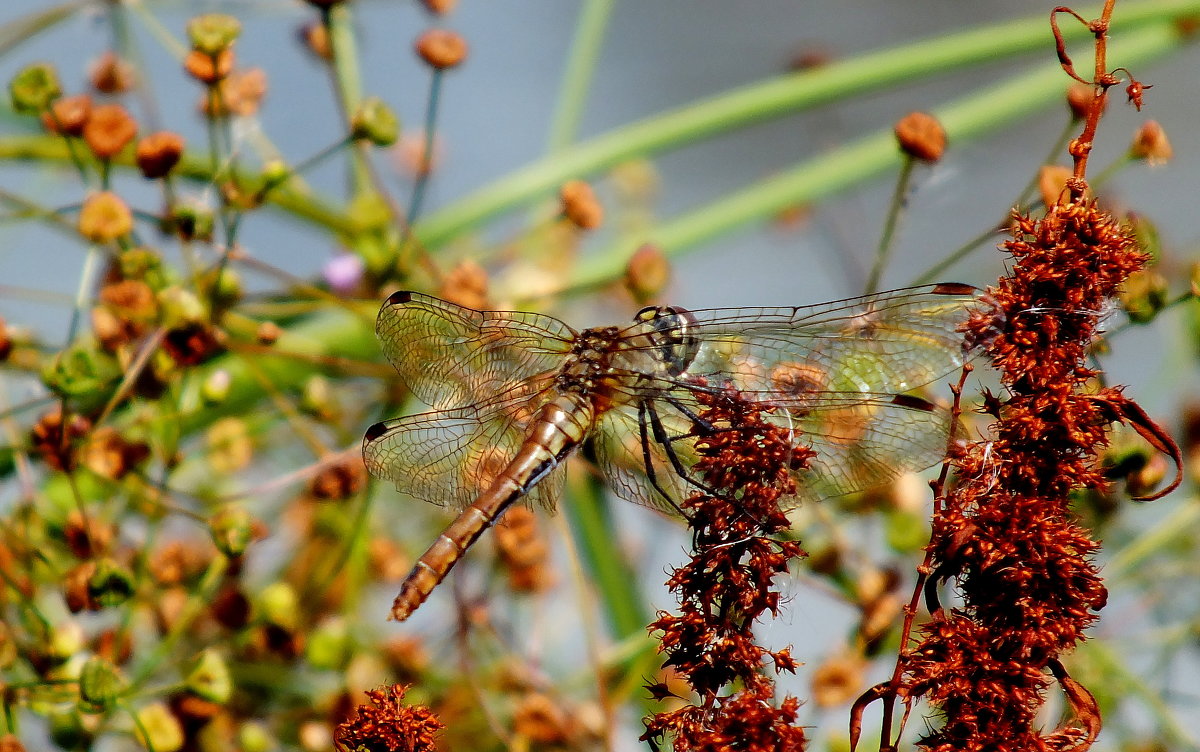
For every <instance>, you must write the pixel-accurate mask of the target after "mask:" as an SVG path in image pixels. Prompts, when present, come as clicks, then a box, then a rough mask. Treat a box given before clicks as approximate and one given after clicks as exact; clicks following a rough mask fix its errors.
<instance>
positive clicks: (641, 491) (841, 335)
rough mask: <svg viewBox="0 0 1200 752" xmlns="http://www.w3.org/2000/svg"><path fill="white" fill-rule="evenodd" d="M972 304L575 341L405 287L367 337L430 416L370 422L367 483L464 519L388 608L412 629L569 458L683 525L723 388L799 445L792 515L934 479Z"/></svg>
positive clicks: (686, 314) (940, 289)
mask: <svg viewBox="0 0 1200 752" xmlns="http://www.w3.org/2000/svg"><path fill="white" fill-rule="evenodd" d="M986 310H987V297H986V295H984V294H983V293H982V291H980V290H978V289H976V288H974V287H971V286H969V285H964V284H959V283H941V284H935V285H926V286H922V287H913V288H907V289H901V290H892V291H888V292H881V293H875V294H871V295H866V296H862V297H856V298H848V299H844V300H838V301H833V302H828V303H821V304H817V305H809V306H797V307H775V308H761V307H748V308H713V309H707V310H687V309H685V308H681V307H679V306H667V305H660V306H649V307H646V308H643V309H642V310H641V311H639V312H638V313H637V314H636V315H635V316H634V318H633V321H632V323H630V324H627V325H623V326H606V327H596V328H590V329H583V330H582V331H576V330H575V329H572V328H571V327H570V326H568V325H567V324H565V323H563V322H562V321H559V320H558V319H556V318H553V317H551V316H546V315H542V314H538V313H531V312H524V311H486V310H484V311H481V310H474V309H472V308H466V307H463V306H460V305H456V304H454V303H451V302H448V301H445V300H440V299H438V298H435V297H432V296H430V295H425V294H422V293H419V292H411V291H400V292H396V293H394V294H392V295H391V296H390V297H389V298H388V299H387V300H386V301H385V302H384V303H383V305H382V306H381V308H380V311H379V316H378V319H377V322H376V333H377V334H378V337H379V340H380V342H381V344H382V347H383V350H384V353H385V354H386V356H387V358H388V360H390V361H391V363H392V364H393V365H394V366H395V368H396V371H397V372H398V373H399V376H400V379H401V380H402V381H403V383H404V384H405V385H406V386H407V388H408V390H409V391H410V392H411V393H412V395H413V396H415V397H416V398H417V399H419V400H420V401H422V402H424V403H425V404H427V405H428V406H429V407H430V408H432V411H430V412H422V413H419V414H415V415H409V416H406V417H401V418H396V419H393V420H387V421H384V422H381V423H376V424H375V425H373V426H371V427H370V428H369V429H368V430H367V432H366V435H365V437H364V439H363V459H364V461H365V462H366V466H367V468H368V469H369V470H370V472H371V473H372V474H373V475H375V476H376V477H379V478H381V479H387V480H391V481H392V482H394V483H395V485H396V488H397V489H398V490H399V491H400V492H402V493H404V494H407V495H409V496H412V497H415V498H417V499H423V500H425V501H429V502H433V503H435V504H439V505H442V506H445V507H449V508H452V509H455V510H458V512H459V514H458V516H457V518H456V519H455V520H454V521H453V522H452V523H451V524H450V525H449V526H448V527H447V528H446V529H445V531H444V532H442V534H441V535H440V536H439V537H438V538H437V540H436V541H434V543H433V544H432V545H431V546H430V547H429V549H428V550H427V551H426V552H425V553H424V554H423V555H422V556H421V557H420V558H419V559H417V561H416V564H415V565H414V566H413V568H412V572H411V573H410V574H409V575H408V577H407V579H406V580H405V581H404V583H403V585H402V586H401V590H400V593H399V595H398V596H397V597H396V599H395V602H394V604H393V606H392V611H391V618H393V619H395V620H397V621H403V620H405V619H407V618H408V617H409V616H410V615H411V614H412V613H413V612H414V611H415V610H416V609H417V608H418V607H419V606H420V605H421V604H422V603H423V602H424V601H425V600H426V599H427V598H428V597H429V595H430V594H431V593H432V592H433V590H434V588H435V587H436V586H437V585H438V584H439V583H440V582H441V581H442V580H443V579H444V578H445V577H446V575H447V574H448V573H449V572H450V570H451V568H452V567H453V566H454V565H455V564H456V563H457V562H458V561H459V560H460V559H461V558H462V557H463V555H464V554H465V553H466V551H467V550H468V549H469V548H470V546H471V545H472V544H473V543H474V542H475V541H476V540H477V539H478V538H479V537H480V535H481V534H482V533H483V532H484V531H485V530H486V529H487V528H488V527H489V526H491V524H492V523H493V522H494V521H495V520H496V519H497V518H498V516H499V515H500V514H501V513H502V512H504V510H505V509H507V508H508V507H509V506H510V505H511V504H513V503H514V502H517V501H525V502H527V503H531V504H537V505H541V506H543V507H546V508H549V509H553V507H554V506H555V503H556V502H557V500H558V498H559V497H560V496H561V494H562V489H563V485H564V477H565V476H564V470H563V467H564V462H565V460H566V459H567V458H568V456H570V455H572V454H574V453H575V452H576V451H577V450H578V449H579V448H580V447H581V446H582V445H584V444H585V443H590V445H591V447H592V455H593V456H594V461H595V463H596V465H597V466H598V468H599V470H600V471H601V473H602V474H603V475H604V477H605V479H606V480H607V482H608V484H609V486H610V487H611V488H612V490H613V491H614V492H615V494H616V495H617V496H618V497H621V498H623V499H626V500H628V501H632V502H634V503H637V504H640V505H643V506H646V507H650V508H652V509H657V510H659V511H662V512H665V513H667V514H673V515H679V514H682V512H681V511H680V506H679V502H680V500H681V499H683V498H685V497H686V496H687V495H688V494H689V493H691V492H693V491H695V490H696V489H697V488H698V487H701V486H700V484H699V482H698V481H696V480H695V479H694V478H692V477H691V472H690V469H691V466H692V464H693V463H694V462H695V461H696V459H697V452H696V447H695V442H696V441H697V440H698V439H700V438H701V437H703V436H704V435H705V433H706V431H712V430H716V429H714V428H713V427H712V426H706V425H705V423H704V421H703V419H702V418H701V417H700V416H699V413H700V412H702V407H701V406H700V403H699V401H698V399H697V396H698V395H700V394H701V393H703V392H704V391H705V390H710V391H711V390H714V389H722V390H734V393H736V394H737V395H738V398H739V399H744V400H749V401H752V402H754V403H756V405H757V406H758V407H759V408H761V409H762V410H763V411H764V415H765V416H767V417H768V419H769V420H770V421H771V422H772V423H775V424H778V425H780V426H783V427H784V428H786V429H787V431H789V433H788V434H787V435H788V436H790V437H791V438H792V440H793V442H794V445H795V446H796V447H797V448H800V447H804V448H806V449H809V450H812V451H813V452H815V455H814V456H812V457H811V459H810V460H809V461H808V462H807V463H796V464H797V465H800V467H799V468H798V469H796V470H795V472H796V478H795V480H796V493H795V494H794V495H792V496H790V497H787V498H785V499H784V500H783V502H782V503H781V506H782V507H783V508H784V509H785V510H786V509H790V508H793V507H794V506H795V505H797V504H800V503H802V502H805V501H818V500H820V499H824V498H829V497H833V496H838V495H842V494H847V493H850V492H853V491H858V490H862V489H866V488H870V487H872V486H877V485H880V484H882V483H885V482H887V481H888V480H890V479H893V478H895V477H896V476H898V475H900V474H902V473H906V472H909V471H916V470H922V469H925V468H927V467H929V466H931V465H933V464H935V463H936V462H938V461H939V460H941V459H942V458H943V457H944V455H945V452H946V444H947V441H948V437H949V433H950V430H951V419H950V416H949V413H948V411H947V410H945V409H943V408H939V407H936V406H935V405H934V404H933V403H931V402H929V401H927V400H925V399H923V398H921V397H919V396H915V395H914V394H913V391H914V390H916V389H918V388H919V387H922V386H924V385H927V384H930V383H931V382H934V381H936V380H937V379H939V378H942V377H944V376H946V375H948V374H950V373H951V372H953V371H955V370H956V369H958V368H960V367H961V366H962V365H963V363H964V362H965V361H966V360H967V359H968V358H969V357H970V356H971V352H972V350H974V349H975V348H976V347H977V346H978V343H977V342H973V341H971V340H970V339H969V338H968V337H967V335H965V334H964V333H963V332H962V331H961V329H962V326H963V324H964V323H965V322H966V321H967V320H968V318H969V317H971V316H972V315H974V314H975V313H977V312H982V311H986Z"/></svg>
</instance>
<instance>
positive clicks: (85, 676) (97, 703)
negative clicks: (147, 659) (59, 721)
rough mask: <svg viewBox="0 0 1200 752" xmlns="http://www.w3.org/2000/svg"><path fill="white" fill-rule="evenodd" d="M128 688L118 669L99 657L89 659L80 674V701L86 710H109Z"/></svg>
mask: <svg viewBox="0 0 1200 752" xmlns="http://www.w3.org/2000/svg"><path fill="white" fill-rule="evenodd" d="M126 687H127V684H126V682H125V679H124V678H123V677H122V676H121V674H120V672H119V671H118V670H117V667H116V666H114V665H113V664H111V663H109V662H108V661H106V660H105V659H103V658H101V657H99V656H93V657H92V658H89V659H88V661H87V663H85V664H83V670H82V671H81V672H80V673H79V699H80V700H81V701H82V704H83V707H84V709H86V710H95V711H104V710H108V709H109V708H111V707H112V706H113V704H114V703H116V701H117V700H118V699H120V697H121V694H122V693H123V692H124V691H125V689H126Z"/></svg>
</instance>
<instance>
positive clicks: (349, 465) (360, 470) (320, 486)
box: [308, 456, 367, 501]
mask: <svg viewBox="0 0 1200 752" xmlns="http://www.w3.org/2000/svg"><path fill="white" fill-rule="evenodd" d="M366 484H367V468H366V466H365V465H363V461H362V458H361V457H358V456H355V457H354V458H352V459H350V460H347V461H345V462H339V463H338V464H336V465H330V466H329V467H327V468H325V469H324V470H322V471H321V472H319V473H317V474H316V476H314V477H313V479H312V481H311V482H310V483H309V485H308V493H309V495H310V496H312V497H313V498H314V499H317V500H318V501H333V500H337V499H348V498H350V497H351V496H353V495H354V494H356V493H358V492H359V491H361V490H362V489H363V487H364V486H365V485H366Z"/></svg>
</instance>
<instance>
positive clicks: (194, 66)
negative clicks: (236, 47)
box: [183, 48, 233, 86]
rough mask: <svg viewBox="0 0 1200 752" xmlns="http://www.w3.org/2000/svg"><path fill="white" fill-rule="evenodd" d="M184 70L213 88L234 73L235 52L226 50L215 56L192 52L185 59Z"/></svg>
mask: <svg viewBox="0 0 1200 752" xmlns="http://www.w3.org/2000/svg"><path fill="white" fill-rule="evenodd" d="M183 68H184V70H186V71H187V73H188V75H189V76H191V77H192V78H194V79H196V80H197V81H200V82H201V83H205V84H208V85H209V86H212V85H213V84H215V83H217V82H218V81H221V80H222V79H224V78H225V77H226V76H228V75H229V74H230V73H231V72H232V71H233V50H232V49H230V48H225V49H223V50H221V51H220V52H218V53H216V54H215V55H209V54H208V53H206V52H201V51H200V50H192V51H191V52H189V53H188V54H187V57H185V58H184V59H183Z"/></svg>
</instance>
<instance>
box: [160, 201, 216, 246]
mask: <svg viewBox="0 0 1200 752" xmlns="http://www.w3.org/2000/svg"><path fill="white" fill-rule="evenodd" d="M170 222H171V226H172V227H173V228H174V229H175V231H176V232H178V233H179V237H181V238H183V239H184V240H202V241H208V240H212V234H213V225H214V220H213V214H212V212H211V211H210V210H209V209H207V208H206V207H203V206H198V205H195V204H176V205H175V207H174V209H173V210H172V211H171V220H170Z"/></svg>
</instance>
